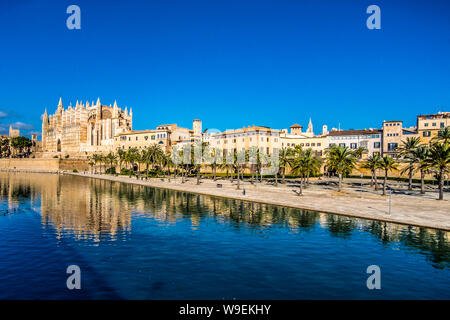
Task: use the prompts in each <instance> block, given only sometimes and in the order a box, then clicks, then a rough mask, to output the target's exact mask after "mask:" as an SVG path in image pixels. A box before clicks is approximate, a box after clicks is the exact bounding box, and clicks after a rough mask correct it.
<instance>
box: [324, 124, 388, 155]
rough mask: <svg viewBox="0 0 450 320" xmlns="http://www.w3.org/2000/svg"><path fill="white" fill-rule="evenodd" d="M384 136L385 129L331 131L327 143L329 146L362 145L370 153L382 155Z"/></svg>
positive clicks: (354, 146)
mask: <svg viewBox="0 0 450 320" xmlns="http://www.w3.org/2000/svg"><path fill="white" fill-rule="evenodd" d="M382 136H383V130H380V129H370V130H341V131H330V132H329V133H328V136H327V144H328V147H331V146H332V145H338V146H343V147H348V148H350V149H357V148H359V147H362V148H365V149H366V150H367V151H368V152H367V154H368V155H373V154H379V155H381V150H382V145H383V144H382Z"/></svg>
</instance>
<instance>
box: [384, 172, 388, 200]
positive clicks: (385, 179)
mask: <svg viewBox="0 0 450 320" xmlns="http://www.w3.org/2000/svg"><path fill="white" fill-rule="evenodd" d="M387 174H388V173H387V170H385V171H384V183H383V196H385V195H386V182H387Z"/></svg>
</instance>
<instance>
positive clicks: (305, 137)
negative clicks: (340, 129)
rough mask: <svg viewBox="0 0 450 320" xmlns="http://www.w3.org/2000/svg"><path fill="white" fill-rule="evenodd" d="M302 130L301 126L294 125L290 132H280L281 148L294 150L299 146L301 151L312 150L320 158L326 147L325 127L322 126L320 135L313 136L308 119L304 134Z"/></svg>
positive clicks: (326, 131)
mask: <svg viewBox="0 0 450 320" xmlns="http://www.w3.org/2000/svg"><path fill="white" fill-rule="evenodd" d="M302 129H303V127H302V126H301V125H299V124H294V125H292V126H291V127H290V132H288V130H287V129H283V130H281V133H280V140H281V148H295V147H296V146H300V147H302V148H303V149H312V150H313V151H315V152H316V154H317V155H319V156H322V155H323V154H324V151H325V148H326V147H327V134H328V129H327V126H326V125H324V126H323V127H322V134H320V135H317V136H315V135H314V132H313V125H312V122H311V119H309V124H308V129H307V130H306V132H303V131H302Z"/></svg>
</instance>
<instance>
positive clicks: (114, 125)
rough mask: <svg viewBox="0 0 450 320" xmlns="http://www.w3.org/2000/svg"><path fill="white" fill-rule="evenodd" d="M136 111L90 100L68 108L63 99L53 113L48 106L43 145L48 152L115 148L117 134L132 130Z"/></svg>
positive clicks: (95, 150)
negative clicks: (90, 102)
mask: <svg viewBox="0 0 450 320" xmlns="http://www.w3.org/2000/svg"><path fill="white" fill-rule="evenodd" d="M132 117H133V113H132V110H131V109H130V113H129V114H128V110H127V108H126V107H125V110H122V109H120V108H119V107H118V106H117V103H116V102H114V106H109V107H108V106H104V105H102V104H101V103H100V99H98V100H97V103H96V104H95V105H94V103H93V102H92V104H91V105H90V104H89V102H86V105H84V104H83V103H79V102H78V101H77V104H76V106H75V108H73V107H72V106H69V107H68V108H67V109H66V110H64V107H63V104H62V101H61V99H60V100H59V104H58V108H57V110H56V112H55V114H53V115H50V116H49V115H47V110H45V113H44V116H43V119H42V149H43V151H44V152H102V151H111V150H112V146H113V141H114V139H113V138H114V136H116V135H118V134H120V133H121V132H124V131H128V130H131V127H132Z"/></svg>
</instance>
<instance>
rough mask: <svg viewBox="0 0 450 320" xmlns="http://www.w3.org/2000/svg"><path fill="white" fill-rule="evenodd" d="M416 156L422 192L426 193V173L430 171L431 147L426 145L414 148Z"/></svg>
mask: <svg viewBox="0 0 450 320" xmlns="http://www.w3.org/2000/svg"><path fill="white" fill-rule="evenodd" d="M414 157H415V159H417V166H418V169H419V171H420V193H421V194H425V174H427V173H429V171H430V164H429V159H428V158H429V149H428V148H427V147H424V146H420V147H417V148H416V149H415V150H414Z"/></svg>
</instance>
